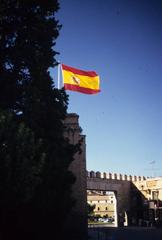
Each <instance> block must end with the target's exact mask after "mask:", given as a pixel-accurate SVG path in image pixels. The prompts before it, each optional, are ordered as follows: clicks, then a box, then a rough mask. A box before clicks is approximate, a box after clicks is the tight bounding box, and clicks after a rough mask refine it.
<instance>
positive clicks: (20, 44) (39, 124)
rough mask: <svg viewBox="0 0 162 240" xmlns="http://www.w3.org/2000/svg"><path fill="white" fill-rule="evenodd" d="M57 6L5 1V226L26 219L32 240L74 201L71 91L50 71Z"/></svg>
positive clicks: (0, 80)
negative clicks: (67, 128) (68, 128)
mask: <svg viewBox="0 0 162 240" xmlns="http://www.w3.org/2000/svg"><path fill="white" fill-rule="evenodd" d="M58 10H59V4H58V1H57V0H46V1H44V0H0V33H1V35H0V56H1V57H0V180H1V181H0V195H1V196H2V197H1V198H0V212H1V213H2V214H1V215H0V228H1V232H3V229H4V228H5V227H4V226H6V227H9V228H10V227H11V225H12V227H11V228H12V229H17V228H18V229H19V230H20V229H23V231H27V229H26V228H25V226H27V225H28V226H31V228H29V229H30V231H29V232H35V236H34V235H32V236H34V237H33V238H34V239H37V238H36V237H38V236H39V237H38V238H39V239H40V237H42V236H44V237H45V236H46V237H45V238H46V239H48V236H47V235H48V234H47V232H48V233H51V231H53V230H52V228H55V230H58V226H59V227H60V226H62V224H63V221H62V217H64V218H66V215H67V214H68V212H69V211H70V208H71V206H72V205H73V199H72V197H71V195H70V193H71V186H72V184H73V183H74V181H75V179H74V176H73V175H72V173H71V172H70V171H69V165H70V163H71V162H72V161H73V156H74V153H75V152H76V151H77V146H72V145H70V144H69V142H68V140H67V139H64V135H63V133H64V125H63V120H64V119H65V117H66V114H67V107H68V96H67V95H66V93H65V91H64V90H63V89H62V90H58V89H56V88H55V84H54V82H53V79H52V78H51V76H50V68H51V67H55V66H56V65H57V61H56V59H55V57H56V54H57V52H56V51H55V50H54V49H55V43H56V39H57V37H58V35H59V30H60V27H61V26H60V24H59V22H58V20H56V18H55V14H56V12H57V11H58ZM11 215H12V216H13V217H11ZM27 216H28V217H27ZM54 216H57V221H55V219H54ZM58 216H59V217H58ZM31 218H32V219H35V221H34V220H33V222H32V224H33V225H32V224H31ZM20 219H21V221H20ZM20 222H21V224H20ZM56 222H57V225H55V223H56ZM42 225H43V227H44V229H45V230H42V229H43V228H42V229H41V228H40V226H42ZM33 226H34V227H33ZM38 226H39V227H38ZM33 228H34V230H33ZM38 229H39V230H38ZM14 231H15V230H14ZM38 231H39V232H40V233H39V234H38ZM17 232H18V230H17ZM17 232H16V231H15V234H17ZM19 232H20V231H19ZM43 234H44V235H43ZM5 236H6V235H5ZM26 236H27V235H26ZM16 237H17V238H18V237H19V236H18V235H16ZM20 238H21V239H22V238H23V239H24V238H25V236H23V237H22V236H20ZM30 238H31V236H30ZM42 238H43V237H42ZM4 239H7V236H6V237H4ZM8 239H10V236H9V237H8Z"/></svg>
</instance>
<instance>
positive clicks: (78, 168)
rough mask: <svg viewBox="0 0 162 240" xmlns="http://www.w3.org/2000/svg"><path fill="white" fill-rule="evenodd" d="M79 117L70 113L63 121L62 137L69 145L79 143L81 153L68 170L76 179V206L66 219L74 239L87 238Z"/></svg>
mask: <svg viewBox="0 0 162 240" xmlns="http://www.w3.org/2000/svg"><path fill="white" fill-rule="evenodd" d="M78 120H79V116H78V115H77V114H75V113H70V114H68V115H67V118H66V119H65V121H64V125H65V133H64V136H65V137H67V138H68V139H69V140H70V143H71V144H74V145H75V144H77V143H78V142H79V141H80V142H81V153H77V154H76V155H75V157H74V161H73V162H72V163H71V165H70V170H71V171H72V173H73V174H74V175H75V177H76V182H75V184H74V185H73V189H72V191H73V197H74V198H75V199H76V205H75V207H74V208H73V211H72V214H71V215H70V217H69V219H68V229H71V231H72V232H74V233H77V235H78V236H79V238H78V236H76V239H83V240H85V239H86V238H87V191H86V189H87V178H86V143H85V135H82V129H81V127H80V126H79V121H78Z"/></svg>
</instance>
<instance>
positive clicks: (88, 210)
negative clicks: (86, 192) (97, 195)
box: [87, 203, 96, 216]
mask: <svg viewBox="0 0 162 240" xmlns="http://www.w3.org/2000/svg"><path fill="white" fill-rule="evenodd" d="M95 207H96V205H95V204H93V205H91V204H89V203H87V212H88V215H89V216H90V215H94V209H95Z"/></svg>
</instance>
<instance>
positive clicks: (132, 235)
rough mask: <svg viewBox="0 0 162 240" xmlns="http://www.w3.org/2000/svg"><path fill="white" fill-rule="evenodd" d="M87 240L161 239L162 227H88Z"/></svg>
mask: <svg viewBox="0 0 162 240" xmlns="http://www.w3.org/2000/svg"><path fill="white" fill-rule="evenodd" d="M88 231H89V240H162V228H161V229H160V228H146V227H141V228H140V227H123V228H114V227H113V228H112V227H99V228H89V230H88Z"/></svg>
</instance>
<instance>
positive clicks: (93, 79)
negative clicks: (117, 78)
mask: <svg viewBox="0 0 162 240" xmlns="http://www.w3.org/2000/svg"><path fill="white" fill-rule="evenodd" d="M62 74H63V82H64V88H65V90H71V91H76V92H81V93H86V94H95V93H98V92H100V78H99V76H98V74H96V73H95V72H94V71H83V70H80V69H76V68H73V67H69V66H66V65H64V64H62Z"/></svg>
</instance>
